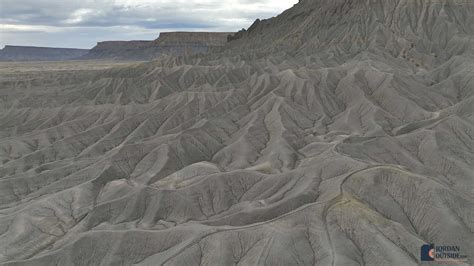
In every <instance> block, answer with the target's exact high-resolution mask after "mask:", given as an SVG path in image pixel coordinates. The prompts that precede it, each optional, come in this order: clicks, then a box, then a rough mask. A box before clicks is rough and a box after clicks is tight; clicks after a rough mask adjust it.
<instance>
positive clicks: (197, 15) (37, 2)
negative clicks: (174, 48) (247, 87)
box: [0, 0, 298, 48]
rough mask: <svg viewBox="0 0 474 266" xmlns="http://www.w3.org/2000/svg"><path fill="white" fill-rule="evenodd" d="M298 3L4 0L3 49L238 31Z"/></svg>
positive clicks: (0, 12) (0, 3) (0, 4)
mask: <svg viewBox="0 0 474 266" xmlns="http://www.w3.org/2000/svg"><path fill="white" fill-rule="evenodd" d="M297 2H298V0H0V48H2V47H3V46H4V45H5V44H11V45H34V46H50V47H77V48H90V47H92V46H94V45H95V44H96V42H98V41H103V40H139V39H144V40H151V39H155V38H156V37H157V36H158V34H159V32H163V31H237V30H239V29H241V28H247V27H248V26H250V24H251V23H252V22H253V21H254V20H255V19H256V18H269V17H272V16H275V15H277V14H279V13H281V12H282V11H283V10H285V9H287V8H289V7H291V6H293V5H294V4H295V3H297Z"/></svg>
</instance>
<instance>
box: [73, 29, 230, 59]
mask: <svg viewBox="0 0 474 266" xmlns="http://www.w3.org/2000/svg"><path fill="white" fill-rule="evenodd" d="M231 34H233V33H231V32H163V33H161V34H160V36H159V38H158V39H156V40H153V41H143V40H136V41H105V42H99V43H97V45H96V46H95V47H94V48H92V49H91V51H90V52H89V53H88V54H86V55H84V56H82V57H81V59H117V60H149V59H153V58H156V57H159V56H160V55H163V54H172V55H191V54H198V53H207V52H209V50H211V49H212V48H213V47H220V46H223V45H225V44H226V43H227V37H228V36H229V35H231Z"/></svg>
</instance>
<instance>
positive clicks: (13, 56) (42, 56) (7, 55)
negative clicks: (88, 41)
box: [0, 45, 89, 61]
mask: <svg viewBox="0 0 474 266" xmlns="http://www.w3.org/2000/svg"><path fill="white" fill-rule="evenodd" d="M88 52H89V50H88V49H72V48H49V47H33V46H14V45H6V46H5V47H4V48H3V49H1V50H0V61H62V60H70V59H74V58H78V57H81V56H84V55H86V54H87V53H88Z"/></svg>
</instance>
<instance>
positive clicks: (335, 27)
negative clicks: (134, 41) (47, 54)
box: [0, 0, 474, 266]
mask: <svg viewBox="0 0 474 266" xmlns="http://www.w3.org/2000/svg"><path fill="white" fill-rule="evenodd" d="M229 40H230V42H229V43H227V44H226V45H225V46H224V47H222V48H221V49H219V50H218V51H214V52H211V53H208V54H205V55H202V54H200V55H185V56H169V57H165V58H162V59H160V60H155V61H151V62H147V63H133V64H127V65H121V66H116V67H112V68H100V69H91V70H88V69H81V70H70V71H53V70H51V71H40V70H39V71H24V72H15V71H11V72H8V73H9V74H8V75H7V74H2V75H1V78H0V96H1V97H0V263H4V264H5V265H35V266H36V265H135V264H136V265H418V264H420V263H421V262H420V247H421V246H422V245H423V244H425V243H434V244H437V245H458V246H460V247H461V253H463V254H464V255H467V256H468V260H467V261H465V262H462V263H461V265H463V264H464V265H470V264H472V263H474V262H473V258H474V247H473V243H474V236H473V230H474V218H473V217H474V213H473V212H474V208H473V206H474V2H472V1H466V0H352V1H348V0H301V1H300V2H299V3H298V4H296V5H295V6H294V7H293V8H291V9H289V10H287V11H285V12H284V13H282V14H281V15H279V16H277V17H275V18H272V19H267V20H257V21H256V22H255V23H254V24H253V25H252V26H251V27H250V28H248V29H247V30H245V31H241V32H239V33H236V34H235V35H234V36H231V37H229ZM440 264H441V263H438V264H436V263H435V264H433V265H440Z"/></svg>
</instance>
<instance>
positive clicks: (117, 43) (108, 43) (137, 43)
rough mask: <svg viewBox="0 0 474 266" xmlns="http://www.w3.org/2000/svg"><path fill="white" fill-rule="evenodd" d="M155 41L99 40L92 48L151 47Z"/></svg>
mask: <svg viewBox="0 0 474 266" xmlns="http://www.w3.org/2000/svg"><path fill="white" fill-rule="evenodd" d="M152 45H153V41H141V40H140V41H104V42H98V43H97V45H96V46H95V47H94V48H92V49H94V50H120V49H139V48H143V47H150V46H152Z"/></svg>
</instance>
